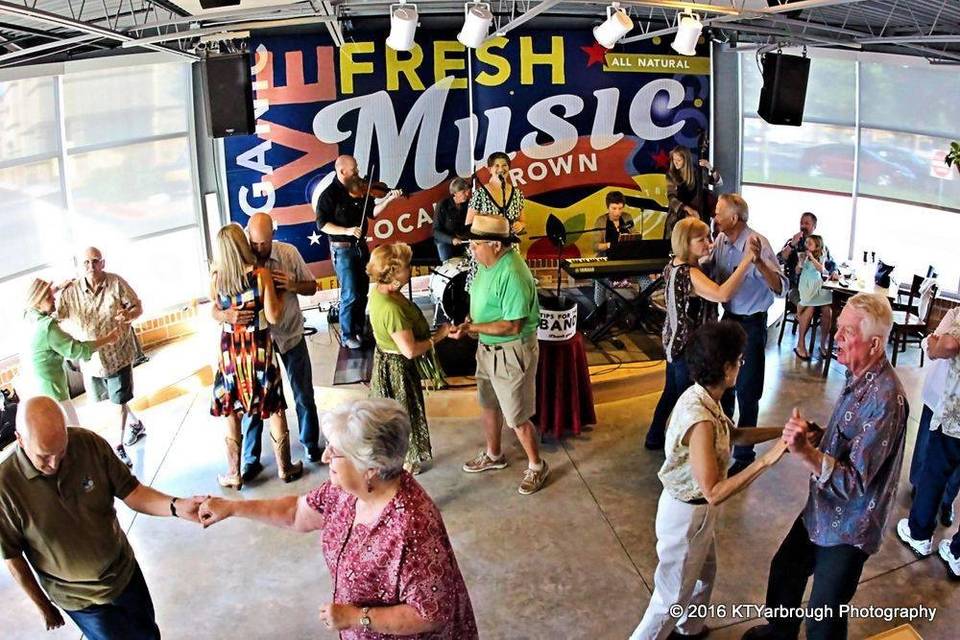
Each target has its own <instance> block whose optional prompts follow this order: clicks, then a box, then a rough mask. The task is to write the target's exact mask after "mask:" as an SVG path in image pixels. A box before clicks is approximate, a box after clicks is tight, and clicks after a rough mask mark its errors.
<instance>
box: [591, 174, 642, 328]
mask: <svg viewBox="0 0 960 640" xmlns="http://www.w3.org/2000/svg"><path fill="white" fill-rule="evenodd" d="M606 205H607V211H606V213H604V214H603V215H602V216H600V217H599V218H597V221H596V223H594V225H593V226H594V227H595V228H596V229H600V231H597V241H596V242H595V243H594V244H593V248H594V249H595V250H596V252H597V257H606V255H607V252H608V251H609V250H610V248H611V247H613V246H614V245H616V244H617V243H619V242H620V236H621V235H623V234H625V233H630V232H631V230H632V229H633V218H632V217H631V216H630V214H629V213H626V212H625V211H624V210H623V208H624V206H625V205H626V201H625V200H624V197H623V194H622V193H621V192H619V191H611V192H609V193H607V197H606ZM603 281H604V282H605V283H606V284H607V285H608V286H609V285H610V280H609V279H607V278H604V279H603ZM609 296H610V292H609V290H608V289H607V288H606V287H605V286H604V285H603V284H602V283H601V282H600V280H599V279H597V280H594V281H593V303H594V306H595V309H594V312H593V314H591V317H592V318H593V319H595V320H598V321H601V322H602V321H603V320H604V318H605V316H606V312H607V302H608V298H609Z"/></svg>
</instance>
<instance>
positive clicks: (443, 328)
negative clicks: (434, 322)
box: [433, 322, 453, 343]
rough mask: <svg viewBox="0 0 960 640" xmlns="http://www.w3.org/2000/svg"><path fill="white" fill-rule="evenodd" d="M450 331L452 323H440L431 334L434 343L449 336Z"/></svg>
mask: <svg viewBox="0 0 960 640" xmlns="http://www.w3.org/2000/svg"><path fill="white" fill-rule="evenodd" d="M452 331H453V325H451V324H450V323H446V322H445V323H444V324H442V325H440V328H439V329H437V331H436V332H435V333H434V334H433V341H434V343H437V342H440V341H441V340H443V339H444V338H446V337H447V336H449V335H450V334H451V332H452Z"/></svg>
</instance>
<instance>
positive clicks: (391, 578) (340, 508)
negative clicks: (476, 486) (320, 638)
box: [306, 473, 479, 640]
mask: <svg viewBox="0 0 960 640" xmlns="http://www.w3.org/2000/svg"><path fill="white" fill-rule="evenodd" d="M306 501H307V504H308V505H309V506H310V507H311V508H312V509H314V510H316V511H318V512H320V513H322V514H323V516H324V525H323V529H322V530H321V535H320V539H321V545H322V548H323V556H324V559H325V560H326V561H327V567H328V568H329V569H330V575H331V577H332V580H333V602H335V603H338V604H352V605H354V606H358V607H371V608H372V607H384V606H393V605H399V604H406V605H410V606H411V607H413V608H414V609H416V611H417V612H418V613H419V614H420V615H421V616H422V617H424V618H425V619H427V620H433V621H442V622H443V626H442V627H440V629H438V630H437V631H434V632H432V633H421V634H418V635H413V636H403V637H404V638H416V639H419V640H471V639H474V638H478V637H479V636H478V635H477V623H476V620H475V619H474V617H473V607H472V606H471V604H470V596H469V594H468V593H467V586H466V584H464V582H463V576H462V575H461V574H460V568H459V567H458V566H457V559H456V558H455V557H454V555H453V548H452V547H451V546H450V539H449V538H448V537H447V530H446V528H445V527H444V526H443V520H442V519H441V517H440V510H439V509H437V506H436V505H435V504H434V503H433V500H431V499H430V496H428V495H427V492H426V491H424V490H423V487H421V486H420V484H419V483H417V481H416V480H414V479H413V476H411V475H410V474H409V473H404V474H403V476H402V478H401V480H400V488H399V490H398V491H397V495H396V496H394V498H393V500H391V501H390V503H389V504H388V505H387V506H386V507H384V509H383V512H382V513H381V514H380V518H379V520H377V522H376V524H374V525H373V526H367V525H362V524H357V525H354V523H353V521H354V517H355V515H356V503H357V499H356V497H355V496H352V495H350V494H349V493H347V492H346V491H343V490H341V489H340V488H338V487H335V486H333V485H332V484H330V482H325V483H323V484H322V485H321V486H320V487H318V488H316V489H314V490H313V491H311V492H310V493H308V494H307V496H306ZM372 617H374V618H375V617H376V615H375V614H374V615H373V616H372ZM397 637H399V636H392V635H384V634H381V633H373V632H364V631H363V630H362V629H348V630H346V631H342V632H341V633H340V638H341V639H343V640H361V639H362V640H381V639H387V638H397Z"/></svg>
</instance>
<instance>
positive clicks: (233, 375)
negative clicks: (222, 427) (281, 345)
mask: <svg viewBox="0 0 960 640" xmlns="http://www.w3.org/2000/svg"><path fill="white" fill-rule="evenodd" d="M286 406H287V403H286V401H285V400H284V398H283V379H282V378H281V377H280V364H279V363H278V362H277V354H276V352H274V350H273V340H272V339H271V337H270V330H269V329H263V330H260V331H223V332H221V333H220V358H219V362H218V366H217V374H216V377H215V378H214V381H213V402H212V404H211V405H210V413H211V414H213V415H215V416H226V415H230V414H232V413H238V414H239V413H242V414H244V415H248V416H258V417H260V418H264V419H266V418H269V417H270V416H271V415H272V414H274V413H277V412H278V411H282V410H283V409H285V408H286Z"/></svg>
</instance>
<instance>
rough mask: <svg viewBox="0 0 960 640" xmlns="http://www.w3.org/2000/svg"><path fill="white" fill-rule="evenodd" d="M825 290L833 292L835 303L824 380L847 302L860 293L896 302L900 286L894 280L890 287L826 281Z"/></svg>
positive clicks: (871, 283)
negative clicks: (874, 294)
mask: <svg viewBox="0 0 960 640" xmlns="http://www.w3.org/2000/svg"><path fill="white" fill-rule="evenodd" d="M841 282H845V284H841ZM823 288H824V289H826V290H827V291H832V292H833V302H832V303H831V305H830V306H831V307H832V308H833V323H834V327H833V328H832V329H831V331H830V342H829V344H828V345H827V357H826V358H824V359H823V373H822V374H821V375H822V376H823V377H824V378H826V377H827V374H828V373H829V372H830V361H831V360H832V359H833V341H834V336H835V335H836V323H837V318H839V317H840V312H841V311H842V310H843V307H844V306H845V305H846V304H847V300H849V299H850V298H852V297H853V296H855V295H857V294H858V293H879V294H882V295H884V296H886V297H887V299H888V300H890V301H894V300H896V299H897V293H898V292H899V289H900V286H899V285H898V284H897V283H896V282H894V281H892V280H891V282H890V286H889V287H878V286H877V285H876V284H874V283H873V281H872V280H871V281H870V282H862V281H858V280H850V281H843V280H839V281H838V280H826V281H825V282H824V283H823Z"/></svg>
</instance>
